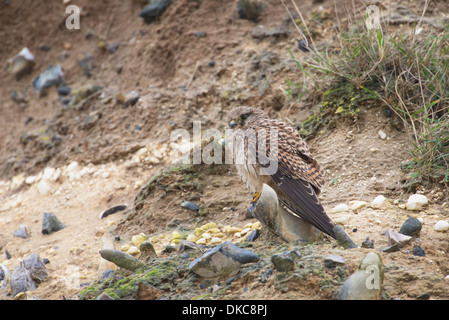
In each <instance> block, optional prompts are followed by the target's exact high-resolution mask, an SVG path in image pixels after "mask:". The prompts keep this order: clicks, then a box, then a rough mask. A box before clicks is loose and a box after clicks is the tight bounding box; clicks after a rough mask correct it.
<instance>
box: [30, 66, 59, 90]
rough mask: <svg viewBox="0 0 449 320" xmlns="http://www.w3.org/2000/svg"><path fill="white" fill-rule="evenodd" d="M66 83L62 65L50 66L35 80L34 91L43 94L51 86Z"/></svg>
mask: <svg viewBox="0 0 449 320" xmlns="http://www.w3.org/2000/svg"><path fill="white" fill-rule="evenodd" d="M63 83H64V73H63V72H62V68H61V65H59V64H56V65H52V66H49V67H48V68H47V69H46V70H45V71H44V72H42V73H41V74H40V75H38V76H37V77H36V78H34V80H33V87H34V91H36V93H37V94H38V95H39V96H42V95H43V94H44V93H45V92H46V91H47V89H48V88H50V87H51V86H59V85H61V84H63Z"/></svg>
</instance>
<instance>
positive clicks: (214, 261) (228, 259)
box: [189, 241, 259, 278]
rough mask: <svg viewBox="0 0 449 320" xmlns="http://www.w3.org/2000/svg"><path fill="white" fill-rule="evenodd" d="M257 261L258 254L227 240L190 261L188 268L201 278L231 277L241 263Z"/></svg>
mask: <svg viewBox="0 0 449 320" xmlns="http://www.w3.org/2000/svg"><path fill="white" fill-rule="evenodd" d="M256 261H259V256H258V255H257V254H255V253H253V252H251V251H249V250H246V249H241V248H239V247H237V246H236V245H234V244H232V243H230V242H229V241H226V242H223V243H222V244H220V245H218V246H216V247H215V248H213V249H211V250H209V251H207V252H206V253H205V254H204V255H202V256H201V257H199V258H197V259H195V260H194V261H192V263H191V264H190V265H189V269H190V270H191V271H193V272H194V273H196V274H197V275H199V276H200V277H203V278H215V277H219V276H225V277H232V276H235V275H236V274H238V273H239V271H240V266H241V265H242V264H246V263H251V262H256Z"/></svg>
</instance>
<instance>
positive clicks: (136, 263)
mask: <svg viewBox="0 0 449 320" xmlns="http://www.w3.org/2000/svg"><path fill="white" fill-rule="evenodd" d="M100 255H101V257H102V258H103V259H105V260H108V261H111V262H112V263H114V264H115V265H117V266H118V267H120V268H124V269H127V270H130V271H135V270H137V269H140V268H143V267H145V266H146V264H145V263H144V262H143V261H141V260H139V259H137V258H135V257H133V256H132V255H130V254H128V253H126V252H123V251H119V250H114V249H103V250H100Z"/></svg>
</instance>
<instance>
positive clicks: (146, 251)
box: [139, 240, 157, 258]
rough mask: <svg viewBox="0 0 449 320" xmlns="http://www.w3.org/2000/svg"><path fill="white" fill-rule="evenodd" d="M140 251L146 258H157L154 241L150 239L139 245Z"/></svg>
mask: <svg viewBox="0 0 449 320" xmlns="http://www.w3.org/2000/svg"><path fill="white" fill-rule="evenodd" d="M139 250H140V253H141V254H142V257H145V258H156V257H157V254H156V250H155V249H154V246H153V243H151V241H150V240H145V241H144V242H142V243H141V244H140V246H139Z"/></svg>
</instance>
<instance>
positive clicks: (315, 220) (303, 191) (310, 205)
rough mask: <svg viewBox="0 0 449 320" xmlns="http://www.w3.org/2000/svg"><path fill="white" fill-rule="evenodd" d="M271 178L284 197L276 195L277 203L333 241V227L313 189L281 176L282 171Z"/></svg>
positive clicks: (293, 179) (301, 182)
mask: <svg viewBox="0 0 449 320" xmlns="http://www.w3.org/2000/svg"><path fill="white" fill-rule="evenodd" d="M271 178H272V180H273V182H274V183H275V184H276V185H277V186H278V188H279V190H280V191H281V192H282V193H283V194H284V195H285V196H286V198H285V197H282V196H280V195H279V194H278V197H279V201H280V203H281V204H282V205H284V206H285V207H286V208H287V209H288V210H289V211H290V212H291V213H292V214H294V215H297V216H298V217H300V218H302V219H304V220H305V221H307V222H308V223H310V224H311V225H313V226H315V227H316V228H317V229H319V230H320V231H322V232H324V233H326V234H328V235H330V236H331V237H332V238H334V239H335V234H334V231H333V228H334V226H335V225H334V224H333V223H332V221H331V219H330V218H329V217H328V216H327V214H326V212H325V211H324V208H323V206H322V205H321V203H320V201H319V199H318V197H317V195H316V193H315V191H314V188H313V187H312V185H311V184H310V183H309V182H306V181H304V180H301V179H295V178H290V177H288V176H286V175H284V174H282V170H278V171H277V172H276V173H275V174H273V175H271Z"/></svg>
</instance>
